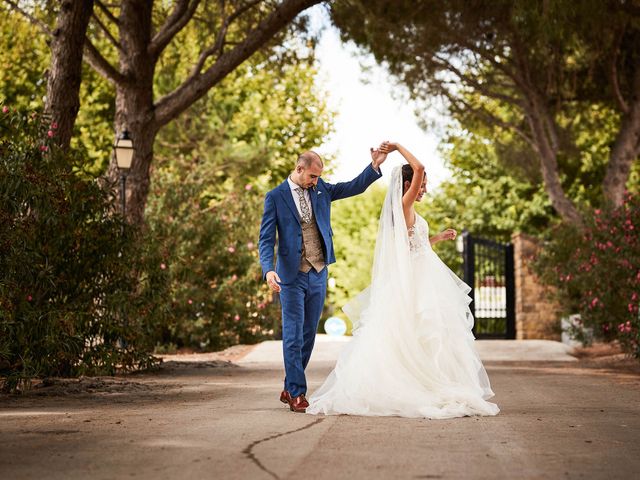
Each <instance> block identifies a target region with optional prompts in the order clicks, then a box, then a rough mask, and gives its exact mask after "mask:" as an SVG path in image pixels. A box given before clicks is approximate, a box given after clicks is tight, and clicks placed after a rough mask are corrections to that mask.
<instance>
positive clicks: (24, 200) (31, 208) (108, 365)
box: [0, 106, 164, 391]
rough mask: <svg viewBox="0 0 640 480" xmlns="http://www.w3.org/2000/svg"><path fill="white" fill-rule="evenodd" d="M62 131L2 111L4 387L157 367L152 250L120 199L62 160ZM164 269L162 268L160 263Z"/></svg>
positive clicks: (76, 161) (0, 344)
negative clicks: (117, 203)
mask: <svg viewBox="0 0 640 480" xmlns="http://www.w3.org/2000/svg"><path fill="white" fill-rule="evenodd" d="M55 135H56V125H55V124H50V123H48V122H47V121H46V119H43V118H41V117H40V116H39V115H37V114H35V113H30V114H25V113H21V112H15V111H12V110H10V109H9V107H7V106H3V107H2V113H0V383H1V384H2V385H1V386H2V387H3V388H4V390H8V391H14V390H19V389H21V388H23V387H25V386H27V385H28V384H29V382H30V379H31V378H33V377H37V376H52V375H57V376H60V375H62V376H66V375H78V374H95V373H113V372H115V371H116V370H117V369H133V368H140V367H146V366H149V365H151V364H153V363H154V359H153V357H151V355H150V353H149V352H150V351H151V349H152V347H153V345H152V344H150V343H149V341H148V340H149V338H152V337H153V332H154V330H155V329H156V328H157V326H156V324H155V323H154V322H156V321H159V319H160V318H161V316H162V315H161V314H162V302H161V301H159V299H161V298H163V296H164V295H163V285H164V283H163V282H164V280H163V277H162V272H161V271H160V269H159V268H148V264H147V263H146V262H147V260H149V261H150V264H151V265H153V264H154V263H155V260H154V255H155V253H154V248H153V245H152V244H151V243H149V242H147V241H146V240H145V239H144V238H143V237H142V235H141V232H140V231H138V230H136V229H134V228H133V227H129V226H128V225H124V224H123V222H122V221H121V219H120V217H119V216H118V215H116V214H115V213H114V212H113V211H112V208H111V205H112V204H113V202H112V200H113V198H112V195H113V192H112V191H111V190H109V189H105V188H102V187H100V186H99V185H98V183H97V182H96V181H95V180H93V179H91V178H90V177H89V176H87V175H85V174H84V173H83V169H82V167H83V165H84V163H85V161H84V158H82V157H81V156H80V155H78V154H77V153H76V152H73V151H71V152H61V151H59V150H58V149H57V148H56V147H55V145H54V143H53V140H55ZM158 263H159V262H158Z"/></svg>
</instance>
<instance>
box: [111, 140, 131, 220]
mask: <svg viewBox="0 0 640 480" xmlns="http://www.w3.org/2000/svg"><path fill="white" fill-rule="evenodd" d="M134 150H135V149H134V148H133V140H131V136H130V135H129V131H128V130H125V131H123V132H122V133H121V134H120V135H118V136H117V137H116V142H115V143H114V144H113V152H114V154H115V156H116V164H117V165H118V170H120V201H121V202H122V216H123V217H124V216H125V215H126V206H127V205H126V201H127V200H126V188H127V174H128V173H129V169H130V168H131V160H133V152H134Z"/></svg>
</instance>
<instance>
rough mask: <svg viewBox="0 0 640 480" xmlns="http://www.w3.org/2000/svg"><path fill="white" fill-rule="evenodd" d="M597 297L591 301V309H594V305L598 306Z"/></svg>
mask: <svg viewBox="0 0 640 480" xmlns="http://www.w3.org/2000/svg"><path fill="white" fill-rule="evenodd" d="M598 301H599V300H598V297H595V298H594V299H593V300H591V308H595V306H596V305H598Z"/></svg>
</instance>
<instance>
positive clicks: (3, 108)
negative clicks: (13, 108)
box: [2, 105, 9, 113]
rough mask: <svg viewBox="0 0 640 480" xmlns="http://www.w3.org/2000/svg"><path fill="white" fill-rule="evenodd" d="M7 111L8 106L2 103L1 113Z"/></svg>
mask: <svg viewBox="0 0 640 480" xmlns="http://www.w3.org/2000/svg"><path fill="white" fill-rule="evenodd" d="M8 111H9V107H7V106H6V105H4V106H3V107H2V113H7V112H8Z"/></svg>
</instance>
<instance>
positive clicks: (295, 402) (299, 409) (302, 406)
mask: <svg viewBox="0 0 640 480" xmlns="http://www.w3.org/2000/svg"><path fill="white" fill-rule="evenodd" d="M308 406H309V402H307V399H306V398H305V397H304V393H303V394H302V395H298V396H297V397H295V398H292V399H291V401H290V402H289V408H290V409H291V411H292V412H296V413H305V412H306V411H307V407H308Z"/></svg>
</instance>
